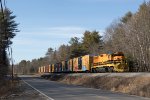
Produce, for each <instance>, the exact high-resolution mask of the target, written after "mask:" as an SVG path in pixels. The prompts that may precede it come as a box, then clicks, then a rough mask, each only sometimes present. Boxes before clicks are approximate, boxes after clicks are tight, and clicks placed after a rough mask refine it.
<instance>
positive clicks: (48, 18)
mask: <svg viewBox="0 0 150 100" xmlns="http://www.w3.org/2000/svg"><path fill="white" fill-rule="evenodd" d="M143 1H144V0H6V6H7V7H8V8H9V9H10V10H11V11H13V15H16V18H15V21H16V22H17V23H19V25H18V29H19V30H20V32H18V33H17V34H16V37H15V38H14V39H13V40H12V41H13V44H12V48H13V58H14V61H15V62H14V63H19V62H20V61H21V60H32V59H35V58H40V57H44V56H45V53H46V52H47V49H48V48H49V47H52V48H54V49H58V47H59V46H60V45H62V44H68V41H69V40H70V38H71V37H79V38H81V37H82V36H83V33H84V31H85V30H89V31H93V30H97V31H99V33H100V34H101V35H103V34H104V31H105V29H106V28H107V27H108V26H109V25H110V24H111V23H112V22H113V21H115V20H117V19H119V18H121V17H122V16H123V15H124V14H125V13H127V12H128V11H131V12H133V13H135V12H136V11H138V8H139V5H140V4H142V3H143Z"/></svg>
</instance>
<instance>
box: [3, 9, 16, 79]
mask: <svg viewBox="0 0 150 100" xmlns="http://www.w3.org/2000/svg"><path fill="white" fill-rule="evenodd" d="M15 17H16V16H14V15H12V12H11V11H10V10H9V9H0V79H1V78H3V77H4V76H5V75H6V74H7V73H8V70H9V62H10V59H9V56H10V53H11V50H10V45H11V44H12V41H11V39H12V38H14V36H15V35H16V32H18V29H17V26H18V24H17V23H16V22H15V20H14V19H15ZM7 51H10V52H9V53H7Z"/></svg>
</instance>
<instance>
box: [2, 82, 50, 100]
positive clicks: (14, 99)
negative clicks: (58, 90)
mask: <svg viewBox="0 0 150 100" xmlns="http://www.w3.org/2000/svg"><path fill="white" fill-rule="evenodd" d="M0 100H48V99H47V98H46V97H44V96H43V95H41V94H40V93H39V92H37V91H36V90H34V89H32V88H31V87H30V86H28V85H27V84H25V83H24V82H23V81H20V83H19V84H18V85H17V86H16V87H15V88H14V89H13V91H11V92H10V93H7V94H5V95H3V96H1V97H0Z"/></svg>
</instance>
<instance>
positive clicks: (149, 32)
mask: <svg viewBox="0 0 150 100" xmlns="http://www.w3.org/2000/svg"><path fill="white" fill-rule="evenodd" d="M116 51H122V52H123V53H124V54H125V56H126V58H127V61H128V64H129V67H130V71H136V72H142V71H150V62H149V61H150V2H144V3H143V4H142V5H140V7H139V9H138V11H137V12H136V13H132V12H128V13H126V14H125V15H124V16H123V17H122V18H120V19H118V20H115V21H114V22H112V23H111V25H110V26H108V27H107V28H106V30H105V34H104V36H103V38H102V36H100V34H99V33H98V32H97V31H92V32H90V31H85V32H84V33H83V37H82V38H78V37H73V38H71V40H70V41H69V45H64V44H63V45H61V46H60V47H59V48H58V50H54V49H53V48H49V49H48V51H47V53H46V56H45V57H44V58H40V59H34V60H33V61H31V62H29V61H21V62H20V63H19V65H18V66H19V67H17V69H20V70H19V71H21V69H22V68H23V69H26V70H27V71H28V72H29V73H30V71H31V72H32V71H33V70H34V71H33V72H37V70H38V67H39V66H42V65H46V64H49V63H55V62H59V61H62V60H66V59H69V58H73V57H77V56H82V55H85V54H92V55H97V54H99V53H108V52H116ZM23 62H25V63H26V65H24V64H22V63H23ZM35 62H36V63H35ZM28 64H29V65H30V66H28ZM22 71H25V70H22ZM21 73H25V72H21Z"/></svg>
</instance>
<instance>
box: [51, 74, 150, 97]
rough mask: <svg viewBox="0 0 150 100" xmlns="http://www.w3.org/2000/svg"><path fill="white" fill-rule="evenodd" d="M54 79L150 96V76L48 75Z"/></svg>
mask: <svg viewBox="0 0 150 100" xmlns="http://www.w3.org/2000/svg"><path fill="white" fill-rule="evenodd" d="M48 78H49V79H52V80H54V81H59V82H62V83H67V84H74V85H82V86H85V87H91V88H100V89H103V90H110V91H115V92H122V93H127V94H132V95H138V96H144V97H150V77H149V76H143V75H142V76H140V75H138V76H132V77H123V76H109V75H101V76H100V75H97V76H96V75H94V76H92V75H86V74H73V75H72V74H65V75H64V74H63V75H60V74H59V75H57V74H55V75H51V76H50V77H48Z"/></svg>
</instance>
